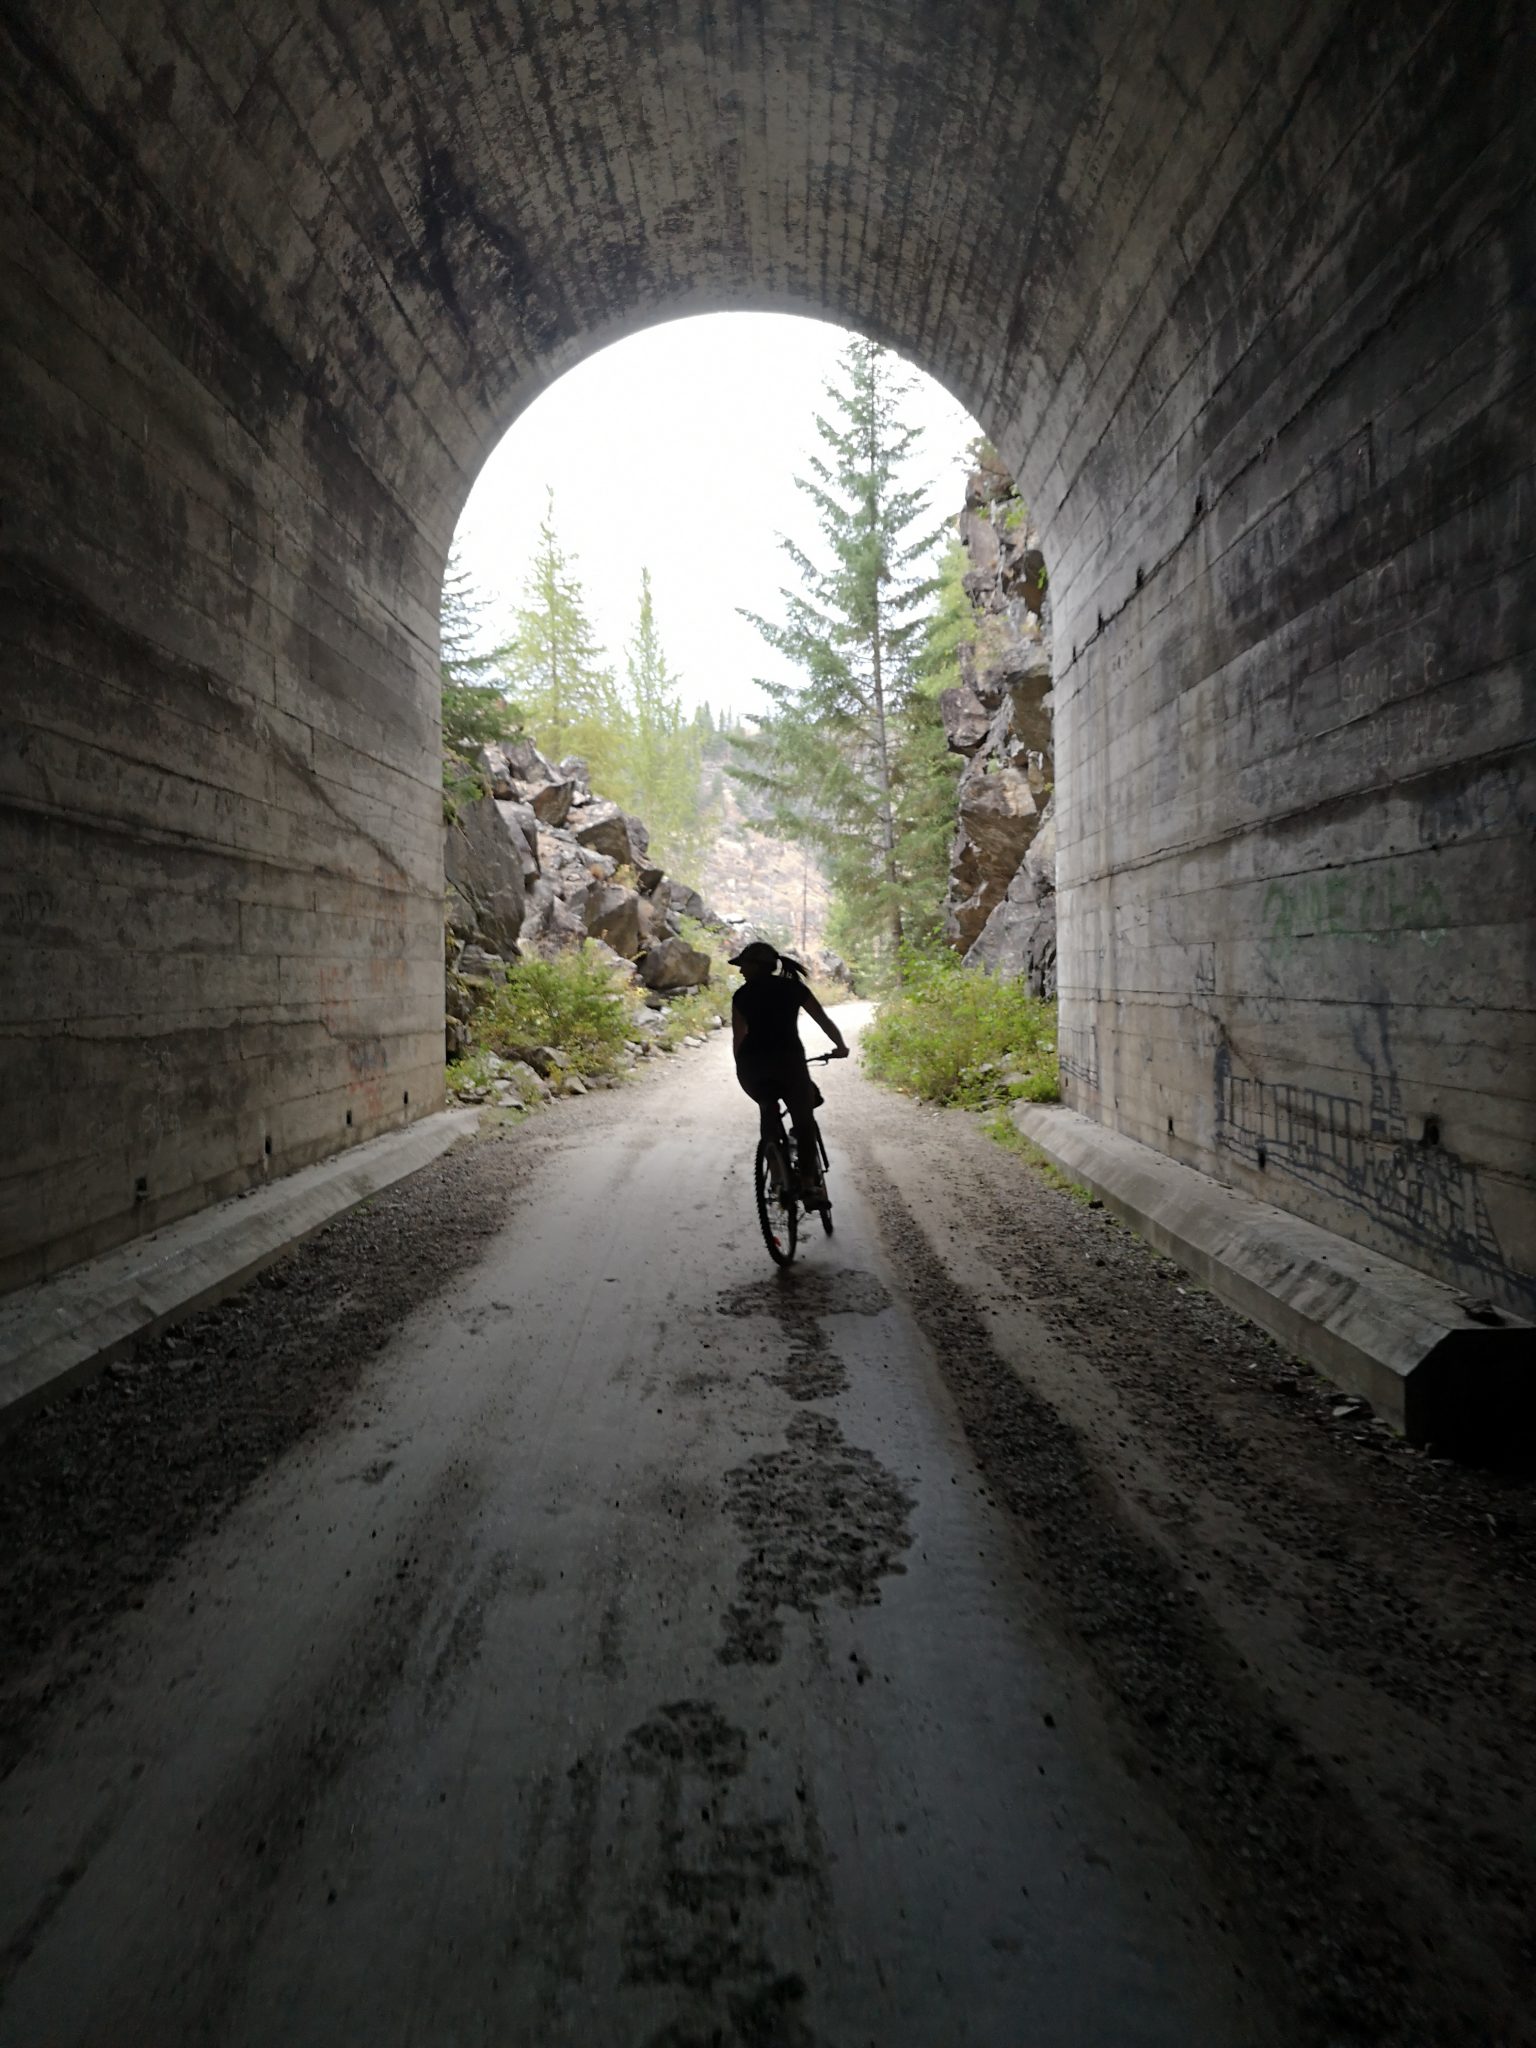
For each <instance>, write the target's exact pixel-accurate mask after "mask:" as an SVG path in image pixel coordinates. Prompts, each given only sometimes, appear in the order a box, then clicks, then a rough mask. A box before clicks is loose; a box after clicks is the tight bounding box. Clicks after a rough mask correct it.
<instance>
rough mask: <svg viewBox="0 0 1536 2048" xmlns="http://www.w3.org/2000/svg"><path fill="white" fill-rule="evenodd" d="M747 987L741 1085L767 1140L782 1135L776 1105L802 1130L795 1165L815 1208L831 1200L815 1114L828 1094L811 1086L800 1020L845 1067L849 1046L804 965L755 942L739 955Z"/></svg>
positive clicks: (737, 1041) (735, 1037) (737, 1031)
mask: <svg viewBox="0 0 1536 2048" xmlns="http://www.w3.org/2000/svg"><path fill="white" fill-rule="evenodd" d="M731 965H732V966H733V967H739V968H740V969H741V972H742V984H741V987H740V988H739V989H737V991H736V993H735V995H734V996H732V998H731V1037H732V1041H733V1043H734V1046H735V1051H736V1078H737V1080H738V1081H739V1082H740V1083H741V1085H742V1087H743V1089H745V1091H746V1093H747V1094H748V1095H750V1096H751V1098H752V1100H753V1101H754V1102H755V1103H756V1104H757V1105H758V1109H759V1113H760V1117H761V1122H762V1132H763V1136H764V1137H765V1138H766V1139H768V1140H769V1141H770V1142H771V1141H772V1140H773V1139H774V1138H775V1137H776V1136H777V1129H776V1124H777V1119H776V1117H775V1115H774V1105H775V1104H776V1103H778V1102H779V1101H781V1100H782V1102H783V1103H784V1106H785V1108H786V1109H787V1110H788V1111H789V1115H790V1121H791V1122H792V1123H793V1125H794V1127H795V1161H796V1164H797V1166H798V1168H799V1177H800V1187H799V1189H798V1190H797V1192H798V1194H799V1196H800V1199H801V1200H802V1201H804V1202H805V1203H806V1204H807V1206H808V1207H810V1208H815V1207H816V1206H817V1204H818V1203H819V1202H820V1201H823V1200H824V1199H825V1190H824V1189H823V1187H822V1185H821V1167H820V1163H819V1161H818V1158H817V1152H816V1125H815V1121H814V1118H815V1112H816V1110H817V1108H818V1107H819V1106H820V1104H821V1100H822V1096H821V1090H820V1089H819V1088H818V1087H817V1086H816V1083H815V1082H814V1081H813V1080H812V1079H811V1070H810V1068H809V1067H808V1066H807V1065H806V1063H805V1047H804V1046H803V1045H802V1044H801V1043H800V1031H799V1016H800V1012H801V1011H802V1010H804V1011H805V1012H806V1013H807V1015H808V1016H810V1017H812V1018H813V1019H814V1020H815V1022H816V1023H817V1024H819V1025H820V1026H821V1028H822V1030H823V1031H824V1032H825V1033H826V1035H827V1036H828V1038H830V1039H831V1041H832V1048H833V1050H832V1057H833V1058H834V1059H840V1060H845V1059H847V1057H848V1046H847V1043H846V1041H845V1040H844V1038H843V1034H842V1032H841V1031H839V1030H838V1028H837V1026H836V1025H835V1024H834V1023H833V1022H832V1019H831V1018H830V1017H829V1016H828V1015H827V1013H826V1011H825V1010H824V1009H823V1008H822V1007H821V1004H820V1003H818V1002H817V1000H816V998H815V997H814V996H813V995H812V994H811V992H810V990H809V989H808V988H807V987H806V985H805V969H804V968H803V967H802V966H801V964H800V962H799V961H798V960H791V959H790V958H789V957H788V956H787V955H785V954H783V953H780V952H778V951H777V950H776V949H775V948H774V947H772V946H770V945H769V944H768V942H767V940H766V939H754V940H753V941H752V943H751V944H750V945H749V946H743V947H742V949H741V951H740V952H739V953H737V954H735V955H733V956H732V959H731Z"/></svg>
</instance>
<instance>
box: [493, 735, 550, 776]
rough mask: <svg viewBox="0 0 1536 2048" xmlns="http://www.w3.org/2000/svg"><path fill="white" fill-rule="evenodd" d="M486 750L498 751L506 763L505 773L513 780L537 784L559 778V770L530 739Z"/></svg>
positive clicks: (514, 741)
mask: <svg viewBox="0 0 1536 2048" xmlns="http://www.w3.org/2000/svg"><path fill="white" fill-rule="evenodd" d="M487 751H488V752H497V751H499V752H500V754H501V756H502V758H503V760H504V761H505V763H506V768H507V773H508V774H509V775H510V776H511V778H512V780H513V781H514V782H526V783H533V784H539V783H543V782H558V781H559V780H560V774H559V770H558V769H556V768H555V766H554V765H553V763H552V762H550V761H547V760H546V759H545V758H544V756H543V755H542V754H541V753H540V752H539V750H538V748H537V747H536V746H535V745H534V744H533V741H532V740H528V739H523V740H513V741H512V742H510V743H508V744H504V745H503V746H502V747H501V748H499V749H487Z"/></svg>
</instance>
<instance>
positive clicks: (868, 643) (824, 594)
mask: <svg viewBox="0 0 1536 2048" xmlns="http://www.w3.org/2000/svg"><path fill="white" fill-rule="evenodd" d="M839 367H840V372H841V382H840V383H838V384H835V385H832V386H829V387H828V394H827V395H828V397H829V398H830V400H831V417H825V416H822V415H818V416H817V421H816V428H817V432H818V434H819V435H820V438H821V441H822V443H823V445H824V448H825V450H826V453H825V455H824V456H822V455H818V456H815V457H813V458H812V460H811V465H810V467H811V474H810V476H808V477H799V478H797V479H796V483H797V485H798V487H799V488H800V489H801V490H802V491H804V492H805V494H806V495H807V497H808V498H809V499H810V501H811V503H812V505H813V506H814V507H815V512H816V520H817V525H818V527H819V529H820V535H821V543H822V549H823V552H824V559H823V560H822V561H819V562H818V561H815V560H813V559H812V557H811V555H810V554H809V553H808V552H807V551H806V550H805V549H803V548H802V547H800V546H799V545H798V544H797V543H796V542H794V541H792V540H785V541H784V542H783V546H784V549H785V552H786V553H787V555H788V556H789V559H790V561H791V563H792V564H793V565H794V568H795V569H796V571H797V573H798V576H799V579H800V580H799V587H798V588H796V589H793V590H785V591H784V593H783V596H784V603H785V619H784V622H783V623H782V624H776V623H773V622H770V621H769V620H766V619H763V618H760V617H758V616H756V615H755V614H753V613H750V612H749V613H746V614H744V616H746V617H748V618H750V619H751V621H752V623H753V624H754V625H755V626H756V627H757V629H758V631H759V632H760V633H761V634H762V635H763V638H764V639H765V640H766V641H767V642H768V644H769V646H770V647H773V648H774V649H776V650H777V651H778V652H779V653H781V654H783V655H785V656H786V657H787V658H788V659H789V661H790V662H791V663H792V664H793V665H794V666H795V667H796V668H797V669H799V670H800V672H801V678H802V679H801V680H800V681H799V682H798V683H779V682H772V681H765V680H761V679H760V680H759V687H760V688H761V689H762V691H763V693H764V695H765V696H766V697H767V698H768V700H769V703H770V705H771V706H772V709H771V711H770V714H769V715H768V717H767V718H766V719H764V720H763V721H762V722H761V725H760V729H759V731H758V732H757V733H756V734H755V735H752V736H750V737H748V736H742V737H741V738H739V739H738V741H737V750H738V752H739V753H740V754H741V755H742V756H744V757H745V765H738V766H737V767H735V768H733V770H732V773H733V774H735V775H736V776H737V778H738V780H740V781H741V782H743V783H744V784H745V785H746V786H748V787H749V788H753V789H755V790H757V791H758V792H759V795H760V797H761V799H762V800H763V801H764V803H765V806H766V812H767V817H766V823H767V826H768V829H770V830H773V831H776V832H778V833H779V834H781V835H782V836H784V837H786V838H792V839H798V840H801V841H804V842H805V843H806V844H808V845H811V846H813V847H815V848H817V849H818V850H819V851H820V852H821V853H822V854H823V855H824V857H825V859H826V861H827V865H828V870H829V875H830V879H831V883H832V889H833V893H834V895H835V896H837V897H838V898H840V899H841V900H842V902H843V904H844V905H845V907H846V910H847V913H848V915H849V917H850V918H852V919H855V920H861V921H862V922H863V923H864V924H865V925H866V926H867V925H870V924H877V925H878V926H879V927H880V928H882V929H883V930H884V931H885V933H886V934H887V942H888V946H889V950H890V954H891V956H892V958H893V960H894V957H895V955H896V954H897V953H898V951H899V948H900V945H901V939H902V931H903V921H902V898H903V873H902V843H901V842H902V836H903V824H902V819H901V816H900V812H899V804H898V797H897V786H896V770H897V754H898V749H899V738H900V728H901V725H902V721H903V720H904V719H905V717H906V715H907V713H908V711H909V709H910V707H911V704H912V701H913V697H914V693H915V692H916V690H917V687H918V681H919V668H920V664H919V658H918V657H919V651H920V644H921V639H922V634H923V629H924V625H925V608H926V606H927V603H928V600H929V597H930V595H931V593H932V590H933V587H934V585H933V579H932V577H931V576H930V575H929V574H928V573H926V565H927V563H928V561H929V558H930V557H931V554H932V550H933V548H934V545H935V543H936V541H937V540H938V538H939V533H940V532H941V531H942V528H939V529H930V528H928V527H927V526H925V525H923V524H922V522H923V520H924V515H925V513H926V510H927V504H926V499H925V497H924V494H923V493H922V492H921V491H920V490H914V489H911V488H909V487H907V486H906V485H905V484H904V482H903V480H902V477H903V468H904V464H905V462H906V459H907V457H908V456H909V455H910V453H911V450H912V447H913V444H914V442H915V441H916V440H917V438H918V434H919V431H920V430H919V429H917V428H914V427H910V426H908V425H906V424H905V423H904V422H903V420H902V418H901V404H902V401H903V399H904V398H905V397H906V395H907V393H908V392H909V391H910V389H911V385H910V381H909V380H908V379H906V378H905V377H903V376H902V374H901V372H900V370H899V368H898V367H897V364H896V362H895V360H894V359H893V358H892V357H891V355H890V354H889V353H888V352H887V351H886V350H885V349H883V348H881V347H880V346H879V345H878V344H877V343H875V342H870V341H865V340H863V339H855V340H853V341H851V342H850V344H849V346H848V347H847V349H846V350H845V351H844V353H843V356H842V359H841V363H840V366H839Z"/></svg>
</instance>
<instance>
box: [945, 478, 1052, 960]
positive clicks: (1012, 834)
mask: <svg viewBox="0 0 1536 2048" xmlns="http://www.w3.org/2000/svg"><path fill="white" fill-rule="evenodd" d="M960 538H961V541H962V543H963V544H964V547H965V550H966V554H967V556H968V557H969V561H970V567H969V569H968V570H967V572H966V575H965V579H964V581H965V591H966V595H967V596H968V597H969V599H970V602H971V607H972V610H973V611H974V612H975V614H976V637H975V639H974V641H972V642H971V643H970V644H969V645H967V646H964V647H962V648H961V649H960V682H959V685H958V686H957V687H956V688H954V689H951V690H946V691H945V692H944V694H943V696H942V698H941V699H940V707H939V708H940V712H941V715H942V717H943V720H944V730H945V733H946V734H947V736H948V740H949V745H950V747H951V749H952V750H953V751H954V752H955V753H957V754H960V755H963V756H964V758H965V762H966V766H965V770H964V772H963V773H962V775H961V777H960V783H959V789H958V809H959V816H958V820H957V823H956V828H955V837H954V842H953V845H952V847H951V849H950V873H949V894H948V896H947V898H946V901H945V905H944V928H945V935H946V937H947V938H948V940H949V942H950V944H951V945H953V946H955V947H956V948H957V949H958V950H959V951H960V952H962V953H963V954H964V956H965V963H966V965H967V966H968V967H980V968H984V969H986V970H987V971H988V972H989V973H993V974H1001V975H1007V976H1009V977H1010V978H1017V979H1020V980H1024V981H1027V982H1028V983H1029V985H1030V987H1031V988H1032V989H1033V990H1034V992H1035V993H1036V994H1037V995H1041V996H1054V995H1055V993H1056V834H1055V825H1054V822H1053V800H1052V791H1053V787H1054V781H1055V765H1054V755H1053V752H1052V745H1051V642H1050V602H1049V599H1048V598H1047V596H1046V580H1045V558H1044V556H1043V555H1042V554H1041V552H1040V545H1039V535H1038V534H1037V533H1036V531H1035V530H1034V527H1033V524H1032V522H1031V521H1030V518H1029V515H1028V513H1027V511H1026V510H1025V507H1024V505H1023V502H1022V500H1021V499H1020V497H1019V495H1018V492H1017V491H1016V490H1015V489H1014V486H1013V483H1012V480H1011V479H1010V478H1009V477H1008V475H1007V474H1006V472H1005V471H1004V470H1003V468H1002V467H1001V465H1000V464H999V463H998V461H997V458H996V457H995V456H994V455H992V454H991V452H990V451H988V453H987V454H986V456H985V457H984V458H983V461H982V463H981V466H980V467H979V468H978V469H976V470H975V471H974V472H973V473H972V475H971V477H970V479H969V480H968V482H967V484H966V492H965V509H964V511H963V512H962V513H961V516H960Z"/></svg>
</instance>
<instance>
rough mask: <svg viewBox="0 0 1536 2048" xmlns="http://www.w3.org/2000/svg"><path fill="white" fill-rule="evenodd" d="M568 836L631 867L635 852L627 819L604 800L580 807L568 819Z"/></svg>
mask: <svg viewBox="0 0 1536 2048" xmlns="http://www.w3.org/2000/svg"><path fill="white" fill-rule="evenodd" d="M565 765H568V764H565ZM571 836H572V837H573V838H574V839H575V841H576V843H577V845H578V846H586V847H590V848H591V850H592V851H593V852H594V853H602V854H606V855H607V856H608V858H609V859H610V860H613V861H617V862H618V864H619V865H620V866H621V867H628V866H633V865H634V858H635V850H634V847H633V846H632V845H631V843H630V837H629V820H628V818H626V817H625V815H624V813H623V812H622V811H621V810H620V809H619V807H618V805H617V804H613V803H609V802H608V800H607V798H606V797H602V798H599V799H598V800H597V801H596V802H595V803H590V804H583V805H582V807H581V810H580V813H579V814H578V815H577V816H576V817H574V818H573V819H572V820H571Z"/></svg>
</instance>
